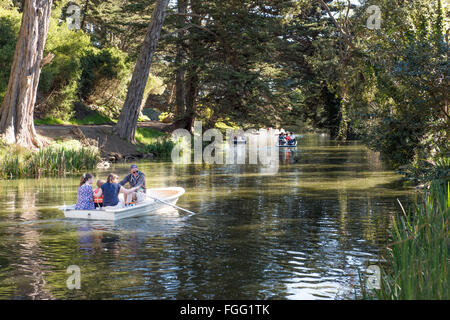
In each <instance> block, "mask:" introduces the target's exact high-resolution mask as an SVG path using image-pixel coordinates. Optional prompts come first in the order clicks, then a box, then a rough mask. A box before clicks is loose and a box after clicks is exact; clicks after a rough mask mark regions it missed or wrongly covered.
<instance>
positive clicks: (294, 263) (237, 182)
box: [0, 136, 413, 299]
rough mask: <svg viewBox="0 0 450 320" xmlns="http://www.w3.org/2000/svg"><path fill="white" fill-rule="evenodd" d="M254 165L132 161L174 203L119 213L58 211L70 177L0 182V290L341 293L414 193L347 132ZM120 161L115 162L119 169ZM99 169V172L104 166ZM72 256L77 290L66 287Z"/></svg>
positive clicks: (30, 295) (197, 295)
mask: <svg viewBox="0 0 450 320" xmlns="http://www.w3.org/2000/svg"><path fill="white" fill-rule="evenodd" d="M300 145H301V146H302V147H301V148H300V149H299V150H298V151H297V152H296V153H289V152H288V153H286V152H287V151H283V152H282V153H281V155H280V156H281V158H280V159H281V164H280V169H279V172H278V173H277V174H274V175H269V174H266V173H265V172H263V170H262V169H261V168H259V167H258V166H254V165H253V166H252V165H245V166H238V165H234V166H223V165H187V166H176V165H173V164H172V163H167V162H166V163H163V162H162V163H154V162H153V163H148V162H143V163H140V167H141V170H142V171H144V172H145V173H146V175H147V177H148V184H149V185H152V186H154V187H162V186H173V185H179V186H182V187H184V188H185V189H186V194H185V195H184V196H183V197H182V198H181V199H180V201H179V203H178V204H179V205H180V206H182V207H186V208H188V209H189V210H193V211H195V212H198V214H197V215H194V216H187V215H184V214H183V213H178V212H177V211H176V210H172V209H169V210H166V211H165V212H164V213H160V214H157V215H149V216H144V217H139V218H134V219H127V220H122V221H118V222H101V221H77V220H66V219H64V217H63V215H62V213H61V212H59V211H58V210H57V209H56V208H57V207H58V206H60V205H64V204H69V203H73V202H74V201H75V198H76V189H77V184H78V179H77V178H60V179H41V180H19V181H8V182H3V183H2V185H1V186H0V192H1V194H2V197H1V199H0V298H1V299H72V298H76V299H348V298H353V297H354V296H355V294H358V290H359V289H358V288H359V280H358V279H359V277H358V271H364V269H365V268H366V267H367V265H369V264H372V263H376V262H377V261H378V258H379V254H380V252H382V249H383V247H384V246H385V244H386V241H387V232H386V230H387V229H388V228H389V226H390V221H391V216H392V214H393V213H394V212H396V211H397V210H398V208H397V206H396V201H395V199H396V198H399V199H400V200H402V202H404V203H405V204H407V203H408V202H409V201H410V200H411V198H412V196H413V194H412V192H411V191H410V190H406V189H403V188H401V187H400V185H399V183H398V181H399V178H400V177H399V176H397V175H395V174H393V173H392V172H391V171H389V170H386V169H385V168H384V167H383V164H382V163H381V162H380V161H379V160H378V158H377V157H376V156H375V155H374V154H373V153H371V152H369V151H367V150H366V149H365V148H363V147H362V146H360V145H359V144H357V143H336V142H332V141H329V140H327V139H324V138H320V137H317V136H313V137H308V136H307V137H306V138H304V139H302V140H301V141H300ZM127 168H128V166H127V165H117V166H116V167H114V168H113V170H114V171H115V172H116V173H119V174H120V175H123V174H125V173H126V172H127ZM106 174H107V172H97V175H98V176H99V177H100V176H101V177H103V176H105V175H106ZM70 265H78V266H79V267H80V268H81V290H68V289H67V287H66V280H67V278H68V277H69V274H67V273H66V269H67V267H68V266H70Z"/></svg>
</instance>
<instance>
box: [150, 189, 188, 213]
mask: <svg viewBox="0 0 450 320" xmlns="http://www.w3.org/2000/svg"><path fill="white" fill-rule="evenodd" d="M147 197H148V198H151V199H153V200H156V201H159V202H161V203H164V204H167V205H168V206H171V207H174V208H175V209H178V210H181V211H185V212H187V213H190V214H196V213H195V212H192V211H189V210H187V209H184V208H181V207H179V206H176V205H174V204H171V203H169V202H167V201H164V200H161V199H158V198H155V197H152V196H149V195H148V194H147Z"/></svg>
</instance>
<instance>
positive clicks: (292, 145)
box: [277, 144, 297, 148]
mask: <svg viewBox="0 0 450 320" xmlns="http://www.w3.org/2000/svg"><path fill="white" fill-rule="evenodd" d="M277 147H280V148H297V144H283V145H280V144H279V145H277Z"/></svg>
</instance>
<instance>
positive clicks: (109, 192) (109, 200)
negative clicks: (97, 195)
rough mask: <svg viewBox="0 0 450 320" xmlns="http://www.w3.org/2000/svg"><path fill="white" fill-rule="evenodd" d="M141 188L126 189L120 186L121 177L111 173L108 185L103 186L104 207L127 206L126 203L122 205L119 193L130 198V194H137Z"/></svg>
mask: <svg viewBox="0 0 450 320" xmlns="http://www.w3.org/2000/svg"><path fill="white" fill-rule="evenodd" d="M139 188H140V186H138V187H134V188H131V189H125V188H124V187H122V185H121V184H119V176H118V175H116V174H114V173H111V174H110V175H109V176H108V179H107V180H106V183H105V184H103V185H102V186H101V193H102V195H103V207H115V206H118V205H120V206H122V205H126V203H125V204H123V203H120V200H119V193H120V192H122V193H123V194H124V196H126V195H128V196H129V195H130V194H133V193H134V192H136V191H137V190H138V189H139Z"/></svg>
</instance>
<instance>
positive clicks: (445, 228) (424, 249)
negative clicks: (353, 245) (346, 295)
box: [363, 180, 450, 300]
mask: <svg viewBox="0 0 450 320" xmlns="http://www.w3.org/2000/svg"><path fill="white" fill-rule="evenodd" d="M449 191H450V183H449V182H448V181H442V180H435V181H433V182H432V183H431V185H430V189H429V190H427V191H426V192H425V193H424V194H423V197H422V199H421V201H419V202H418V203H417V204H416V205H415V208H414V210H413V212H408V213H407V212H406V211H403V212H402V213H401V214H399V215H398V216H396V217H395V218H394V219H393V228H392V230H391V237H392V239H391V240H392V244H391V245H390V246H389V248H388V254H387V262H388V264H387V267H386V268H382V275H381V286H380V290H376V292H375V295H374V296H375V297H378V298H379V299H385V300H410V299H439V300H447V299H449V298H450V278H449V262H450V261H449V258H450V254H449V250H450V242H449V224H450V221H449V216H450V207H449V203H450V192H449ZM402 210H403V209H402ZM366 293H367V292H366ZM363 294H364V293H363ZM368 296H370V295H365V297H368ZM374 296H372V297H374Z"/></svg>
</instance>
